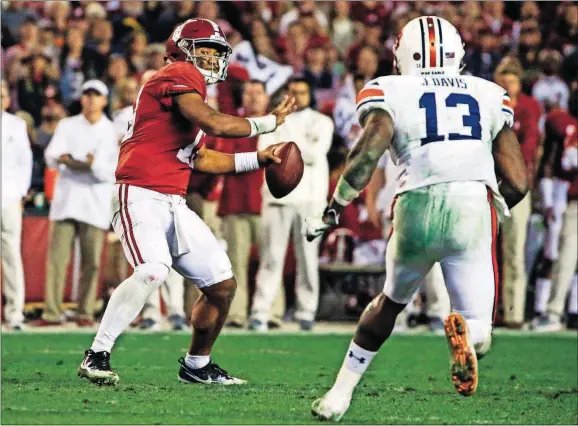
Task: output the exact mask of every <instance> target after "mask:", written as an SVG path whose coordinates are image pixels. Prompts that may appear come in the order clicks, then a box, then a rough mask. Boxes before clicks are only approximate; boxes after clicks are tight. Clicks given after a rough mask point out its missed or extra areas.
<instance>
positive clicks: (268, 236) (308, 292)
mask: <svg viewBox="0 0 578 426" xmlns="http://www.w3.org/2000/svg"><path fill="white" fill-rule="evenodd" d="M287 89H288V90H287V93H288V94H289V95H291V96H293V97H294V98H295V104H296V106H297V110H296V111H295V112H294V113H293V114H291V115H290V116H288V117H287V119H286V121H285V123H284V124H282V125H281V126H279V127H278V128H277V130H276V131H275V132H273V133H269V134H266V135H262V136H260V137H259V149H263V148H265V147H267V146H269V145H273V144H275V143H279V142H281V141H293V142H295V143H296V144H297V146H298V147H299V149H300V150H301V155H302V157H303V162H304V163H305V170H304V172H303V178H302V179H301V182H300V183H299V185H297V187H296V188H295V189H294V190H293V191H292V192H291V193H290V194H289V195H287V196H285V197H283V198H280V199H276V198H274V197H273V196H272V195H271V193H270V192H269V189H268V188H267V186H266V185H263V187H262V188H263V192H262V194H263V211H262V223H261V227H262V230H263V231H262V232H263V243H262V246H261V250H260V259H261V263H260V265H259V271H258V272H257V278H256V284H255V285H256V288H255V297H254V301H253V307H252V311H251V324H250V326H251V327H252V328H253V329H255V330H257V331H265V330H266V329H267V322H268V321H269V319H270V310H271V306H272V304H273V301H274V300H275V296H276V295H277V292H278V290H279V284H280V282H281V277H282V274H283V265H284V260H285V254H286V251H287V246H288V244H289V239H290V238H291V237H292V239H293V245H294V248H295V255H296V259H297V280H296V283H295V291H296V295H297V309H296V311H295V319H296V320H298V321H299V324H300V327H301V329H302V330H311V329H312V328H313V324H314V321H315V315H316V312H317V304H318V298H319V271H318V266H319V255H318V251H319V241H318V240H316V241H317V243H314V242H312V243H308V242H307V240H306V238H305V236H304V235H303V234H302V232H301V228H302V224H303V221H304V220H305V218H306V217H307V216H309V215H311V214H314V212H315V211H322V210H323V208H324V205H325V204H326V200H327V193H328V191H329V166H328V162H327V152H328V151H329V149H330V148H331V142H332V135H333V127H334V126H333V121H331V119H330V118H329V117H327V116H324V115H323V114H321V113H319V112H318V111H315V110H314V109H313V108H311V106H310V105H311V87H310V86H309V83H308V82H307V81H306V80H305V79H303V78H294V79H292V80H291V81H290V82H289V84H288V88H287Z"/></svg>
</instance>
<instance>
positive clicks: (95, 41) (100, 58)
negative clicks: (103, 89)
mask: <svg viewBox="0 0 578 426" xmlns="http://www.w3.org/2000/svg"><path fill="white" fill-rule="evenodd" d="M112 38H113V34H112V24H111V23H110V21H107V20H105V19H99V20H97V21H94V22H92V24H91V28H90V29H89V38H88V41H87V47H88V48H89V49H91V50H92V51H93V52H94V53H95V56H96V57H95V61H97V62H98V64H99V67H98V69H97V70H95V71H96V75H97V76H98V77H102V74H103V73H104V70H105V68H106V64H107V62H108V57H109V56H110V54H111V52H112Z"/></svg>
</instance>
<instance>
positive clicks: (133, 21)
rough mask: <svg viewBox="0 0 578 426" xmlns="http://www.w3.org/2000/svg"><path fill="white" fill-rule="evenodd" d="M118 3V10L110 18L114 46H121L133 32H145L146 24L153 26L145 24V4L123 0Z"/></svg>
mask: <svg viewBox="0 0 578 426" xmlns="http://www.w3.org/2000/svg"><path fill="white" fill-rule="evenodd" d="M119 3H120V10H119V11H118V12H116V13H115V14H113V15H112V18H111V22H112V27H113V34H114V38H113V42H112V43H113V45H114V46H122V44H123V43H124V42H125V41H126V40H127V39H128V38H129V37H130V35H131V34H132V33H133V32H134V31H145V26H146V24H151V25H154V23H149V22H146V15H145V2H143V1H136V0H135V1H133V0H131V1H127V0H123V1H121V2H119ZM115 51H116V52H118V51H117V50H115Z"/></svg>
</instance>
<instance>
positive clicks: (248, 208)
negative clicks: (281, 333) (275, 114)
mask: <svg viewBox="0 0 578 426" xmlns="http://www.w3.org/2000/svg"><path fill="white" fill-rule="evenodd" d="M268 104H269V96H267V90H266V88H265V83H263V82H261V81H259V80H251V81H249V82H247V83H245V86H244V89H243V101H242V105H243V108H242V109H241V110H240V113H241V114H240V115H241V116H245V117H246V116H260V115H264V114H266V111H267V105H268ZM257 142H258V138H257V137H253V138H237V139H230V140H222V143H221V144H219V146H218V148H217V149H219V150H220V151H222V152H228V153H233V152H247V151H255V150H256V149H257ZM263 184H264V176H263V170H255V171H252V172H249V173H244V174H242V175H226V176H224V180H223V190H222V192H221V199H220V201H219V208H218V210H217V214H218V215H219V216H220V217H221V218H222V221H223V234H224V238H225V240H226V241H227V254H228V255H229V259H231V265H232V267H233V274H234V275H235V278H236V280H237V292H236V293H235V298H234V299H233V302H232V303H231V308H230V309H229V316H228V317H227V322H226V325H228V326H231V327H236V328H241V327H245V325H246V323H247V310H248V308H249V284H248V279H249V257H250V253H251V245H258V246H260V245H261V203H262V197H261V187H262V186H263ZM240 194H243V195H240ZM279 284H280V286H281V284H282V283H279ZM281 287H282V286H281ZM284 307H285V298H284V294H283V292H282V291H280V292H278V293H277V296H276V300H275V302H274V303H273V306H272V313H271V322H274V323H275V325H277V326H279V325H280V323H281V318H282V316H283V313H284Z"/></svg>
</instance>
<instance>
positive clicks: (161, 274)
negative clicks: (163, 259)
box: [133, 263, 170, 288]
mask: <svg viewBox="0 0 578 426" xmlns="http://www.w3.org/2000/svg"><path fill="white" fill-rule="evenodd" d="M169 271H170V270H169V267H168V266H167V265H164V264H162V263H143V264H141V265H138V266H137V267H136V268H134V273H133V275H134V276H135V277H136V278H138V279H139V280H140V281H143V282H144V283H145V284H146V285H147V286H152V287H154V288H158V287H160V286H161V284H162V283H163V282H164V281H165V280H166V279H167V277H168V275H169Z"/></svg>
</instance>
